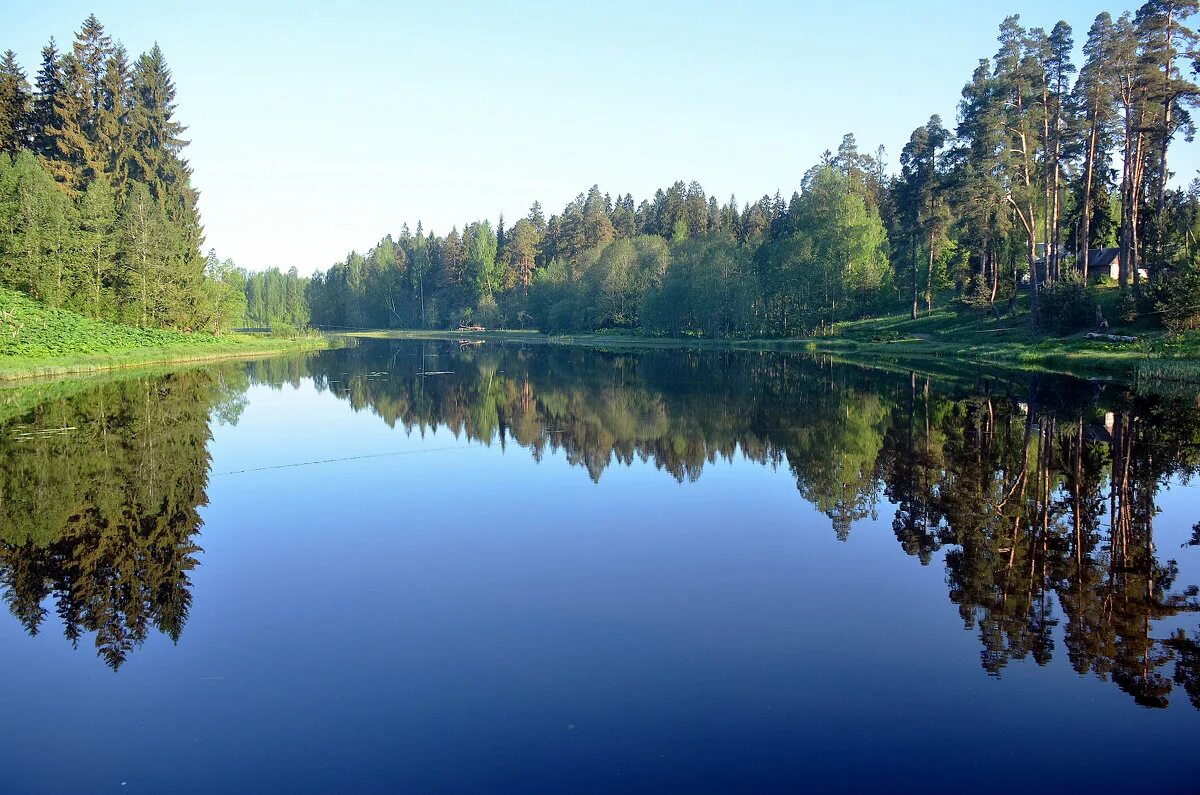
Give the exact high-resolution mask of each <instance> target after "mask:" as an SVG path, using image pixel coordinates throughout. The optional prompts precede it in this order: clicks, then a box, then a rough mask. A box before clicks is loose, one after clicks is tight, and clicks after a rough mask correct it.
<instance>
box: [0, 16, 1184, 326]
mask: <svg viewBox="0 0 1200 795" xmlns="http://www.w3.org/2000/svg"><path fill="white" fill-rule="evenodd" d="M1198 3H1200V0H1149V2H1146V3H1145V4H1144V5H1142V6H1141V7H1140V8H1139V9H1138V11H1137V12H1136V14H1129V13H1126V14H1123V15H1121V16H1119V17H1116V18H1114V17H1113V16H1112V15H1110V14H1108V13H1101V14H1099V15H1098V16H1097V17H1096V18H1095V20H1094V21H1093V22H1092V23H1091V25H1090V27H1089V28H1088V30H1087V32H1086V34H1084V35H1083V36H1081V37H1079V38H1080V40H1081V47H1080V48H1079V51H1080V52H1082V57H1081V58H1078V59H1076V58H1075V53H1076V51H1077V47H1076V44H1077V43H1076V34H1075V32H1074V31H1073V30H1072V28H1071V26H1070V25H1069V24H1068V23H1066V22H1062V21H1060V22H1058V23H1056V24H1054V25H1053V26H1052V27H1051V28H1049V30H1047V29H1046V28H1042V27H1026V26H1024V25H1023V24H1022V20H1021V19H1020V18H1019V17H1018V16H1015V15H1014V16H1010V17H1008V18H1007V19H1005V20H1004V21H1003V22H1002V23H1001V24H1000V27H999V36H998V42H997V49H996V51H995V53H994V54H993V55H992V56H991V57H988V58H982V59H981V60H980V61H979V64H978V66H977V67H976V69H975V70H974V72H973V73H972V74H971V75H970V76H969V77H968V79H967V80H966V83H965V85H964V87H963V90H962V96H961V99H960V101H959V102H958V109H957V119H956V122H955V123H954V124H953V125H949V126H948V125H946V124H945V123H944V122H943V121H942V119H941V118H940V117H939V116H938V115H936V114H935V115H932V116H931V117H930V118H929V120H928V121H927V122H925V123H924V124H922V125H921V126H919V127H917V128H916V129H915V130H913V132H912V134H911V136H910V138H909V140H908V142H907V143H906V144H905V145H904V147H903V149H902V151H901V152H900V155H899V170H898V172H897V173H891V171H890V170H889V166H888V163H887V153H886V152H885V151H884V150H883V148H882V147H880V148H878V149H876V150H875V151H874V152H873V153H866V152H864V151H861V150H860V148H859V145H858V143H857V141H856V139H855V137H854V136H853V135H852V134H847V135H846V136H845V137H844V138H843V140H842V141H841V143H840V145H838V147H837V149H836V151H833V150H830V151H827V152H826V153H825V154H824V155H823V156H822V157H821V158H820V159H819V161H818V162H817V163H816V164H814V165H812V167H811V168H809V169H808V171H807V172H806V173H805V175H804V177H803V179H802V180H801V184H800V185H799V187H798V189H797V190H796V191H795V192H793V193H792V194H791V196H790V197H787V198H785V196H784V195H783V194H782V193H781V192H776V193H775V194H774V195H773V196H772V195H764V196H762V197H761V198H759V199H756V200H753V201H750V202H740V201H739V200H738V199H737V198H736V197H733V196H731V197H729V199H728V200H726V201H724V202H722V201H720V200H718V199H717V197H715V196H711V195H708V194H707V193H706V192H705V190H704V189H703V188H702V187H701V185H700V184H699V183H698V182H690V183H685V182H682V181H680V182H676V183H674V184H673V185H671V186H669V187H666V188H663V189H660V190H658V191H656V192H655V194H654V196H652V197H649V198H646V199H643V200H641V201H637V200H635V198H634V197H633V196H632V195H631V194H630V193H624V194H612V193H608V192H604V191H602V190H601V189H600V188H599V187H598V186H593V187H592V188H590V189H589V190H587V191H586V192H585V193H581V194H580V195H579V196H578V197H576V198H575V199H574V200H573V201H571V202H569V203H568V204H567V205H566V206H565V207H564V208H563V209H562V210H561V211H560V212H559V213H557V214H554V213H551V214H549V215H547V213H546V211H545V210H544V209H543V207H542V205H541V204H540V203H538V202H534V203H533V205H532V206H531V207H530V209H529V211H528V213H527V214H526V215H525V216H523V217H521V218H518V219H517V220H516V221H515V222H512V223H507V222H506V219H505V217H504V216H503V214H501V215H500V216H499V217H498V219H497V221H496V223H495V224H494V225H493V223H492V222H491V221H490V220H488V219H480V220H475V221H469V222H467V223H464V224H463V225H462V226H461V229H460V228H459V226H457V225H455V226H454V227H453V228H451V229H450V230H449V231H448V232H446V233H444V234H440V235H439V234H435V233H434V232H432V231H428V230H426V229H425V227H424V225H423V224H422V223H420V222H418V223H417V224H416V227H415V229H410V228H409V227H408V226H407V225H403V226H402V227H401V231H400V232H399V234H398V235H397V236H393V235H390V234H389V235H387V236H386V237H384V238H383V239H382V240H380V241H379V242H378V243H377V244H375V245H374V246H372V247H371V248H370V249H369V250H368V251H366V252H365V253H361V252H358V251H351V252H350V253H349V254H348V255H347V256H346V258H345V259H344V260H343V261H340V262H338V263H335V264H333V265H331V266H330V267H329V268H328V269H326V270H324V271H318V272H316V273H315V274H314V275H313V276H312V277H311V278H308V277H302V276H300V275H299V273H298V272H297V270H296V269H295V268H294V267H292V268H272V269H269V270H266V271H262V272H258V273H251V272H248V271H246V270H245V269H242V268H239V267H238V266H237V265H236V264H235V263H234V262H233V261H232V260H230V259H224V260H222V259H220V258H218V257H217V255H216V253H215V252H210V254H209V255H208V257H207V259H206V258H204V257H203V256H202V255H201V247H202V245H203V229H202V226H201V223H200V217H199V213H198V210H197V201H198V192H197V190H196V189H195V188H193V187H192V185H191V180H190V168H189V166H188V163H187V160H186V159H185V158H184V157H183V150H184V148H185V146H186V141H185V140H183V138H182V137H181V136H182V135H183V133H184V130H183V128H182V126H181V125H180V124H179V123H178V121H177V120H176V118H175V110H176V89H175V85H174V83H173V81H172V78H171V73H170V70H169V68H168V67H167V64H166V61H165V58H164V56H163V53H162V52H161V51H160V50H159V48H158V47H157V46H155V47H153V48H152V49H151V50H150V51H149V52H147V53H145V54H143V55H141V56H139V57H138V58H136V59H131V58H130V57H129V56H128V55H127V53H126V51H125V49H124V48H123V47H122V46H121V45H120V44H119V43H117V44H114V43H113V41H112V40H111V38H110V37H109V36H108V34H107V33H106V32H105V30H104V28H103V26H102V25H101V24H100V23H99V21H98V20H96V18H95V17H94V16H92V17H89V18H88V19H87V20H85V22H84V23H83V25H82V27H81V28H80V30H79V32H78V33H77V34H76V37H75V40H74V42H73V43H72V46H71V49H70V51H67V52H62V53H60V52H59V50H58V48H57V47H56V45H55V44H54V42H53V40H51V42H50V43H49V44H48V45H47V46H46V47H45V48H44V50H43V51H42V63H41V66H40V68H39V69H38V71H37V74H36V77H35V80H34V83H33V85H32V86H31V85H30V84H29V81H28V80H27V78H26V75H25V73H24V71H23V70H22V69H21V67H20V65H19V64H18V63H17V61H16V58H15V56H14V55H13V53H12V52H11V51H9V52H8V53H6V54H5V56H4V58H3V63H2V64H0V150H3V153H2V154H0V286H6V287H11V288H14V289H18V290H21V291H24V292H26V293H28V294H30V295H32V296H34V297H36V298H37V299H39V300H42V301H45V302H46V303H48V304H50V305H52V306H62V307H66V308H69V309H74V310H76V311H80V312H83V313H84V314H87V315H90V316H93V317H100V318H104V319H110V320H117V321H119V322H124V323H129V324H133V325H139V326H157V327H169V328H174V329H181V330H200V329H204V330H212V331H217V332H220V331H222V330H225V329H230V328H236V327H240V326H245V325H250V326H256V327H262V326H272V327H296V328H302V327H305V326H307V325H309V324H312V325H315V326H318V327H323V328H335V329H336V328H414V329H422V328H424V329H437V328H457V327H460V326H469V327H486V328H513V329H538V330H542V331H564V330H572V331H594V330H625V331H629V332H632V333H644V334H654V335H669V336H680V335H691V336H703V337H711V338H721V337H746V338H749V337H792V336H805V335H812V334H827V333H830V332H831V331H832V330H833V329H835V328H836V326H837V324H838V323H840V322H842V321H846V320H851V319H857V318H863V317H874V316H880V315H886V314H895V313H897V312H907V313H909V314H911V316H912V317H917V316H918V315H920V314H922V313H928V312H931V311H933V309H934V308H935V306H938V307H942V306H946V307H953V308H954V309H957V310H959V311H962V312H977V313H984V312H986V313H989V314H991V315H992V316H994V317H996V318H1000V317H1001V316H1002V315H1013V316H1016V315H1020V316H1022V317H1025V316H1027V319H1028V322H1029V323H1031V324H1032V326H1033V328H1034V329H1038V330H1042V331H1047V332H1055V333H1066V332H1070V331H1073V330H1077V329H1079V328H1082V327H1084V326H1087V325H1089V324H1091V323H1093V322H1094V320H1095V317H1094V310H1095V308H1096V301H1095V294H1096V291H1098V290H1103V289H1114V290H1116V291H1117V292H1118V293H1119V299H1118V300H1117V302H1116V304H1115V306H1116V312H1117V314H1118V315H1119V316H1118V317H1113V318H1110V319H1111V320H1113V321H1116V322H1132V321H1134V320H1136V319H1138V318H1142V319H1144V320H1147V321H1149V322H1152V323H1154V324H1156V325H1162V326H1164V327H1166V328H1167V329H1170V330H1182V329H1191V328H1195V327H1200V247H1198V246H1197V235H1198V234H1200V180H1195V179H1194V180H1191V181H1190V182H1187V181H1185V180H1183V179H1180V178H1177V176H1176V175H1174V174H1173V173H1172V172H1171V170H1170V159H1169V153H1170V150H1171V148H1172V145H1173V144H1178V142H1180V141H1190V140H1191V138H1192V135H1193V133H1194V125H1193V122H1192V117H1191V111H1192V109H1193V108H1194V107H1195V105H1196V103H1197V99H1198V98H1200V86H1198V85H1197V83H1196V78H1197V70H1198V69H1200V65H1198V64H1200V47H1198V44H1197V36H1196V32H1195V30H1194V28H1193V27H1191V26H1190V25H1191V21H1192V17H1193V16H1194V15H1195V13H1196V11H1197V8H1198ZM1075 60H1078V61H1079V63H1076V62H1075ZM1026 296H1027V298H1026Z"/></svg>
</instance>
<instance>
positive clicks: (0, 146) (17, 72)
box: [0, 50, 31, 154]
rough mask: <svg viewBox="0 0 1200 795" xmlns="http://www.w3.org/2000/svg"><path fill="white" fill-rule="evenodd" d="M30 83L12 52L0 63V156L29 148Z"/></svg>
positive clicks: (9, 51)
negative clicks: (0, 153)
mask: <svg viewBox="0 0 1200 795" xmlns="http://www.w3.org/2000/svg"><path fill="white" fill-rule="evenodd" d="M30 99H31V98H30V92H29V82H28V81H27V80H26V79H25V73H24V72H23V71H22V70H21V66H20V64H18V63H17V56H16V55H15V54H14V53H13V51H12V50H7V51H5V53H4V58H3V60H0V152H8V153H10V154H16V153H17V152H18V151H19V150H21V149H24V148H25V147H27V146H28V145H29V112H30Z"/></svg>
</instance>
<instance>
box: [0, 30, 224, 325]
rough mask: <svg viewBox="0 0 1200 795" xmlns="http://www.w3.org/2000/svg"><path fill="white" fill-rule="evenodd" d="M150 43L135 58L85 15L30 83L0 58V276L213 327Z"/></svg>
mask: <svg viewBox="0 0 1200 795" xmlns="http://www.w3.org/2000/svg"><path fill="white" fill-rule="evenodd" d="M175 108H176V93H175V84H174V82H173V80H172V77H171V71H170V69H169V68H168V66H167V62H166V59H165V58H164V56H163V53H162V51H161V50H160V49H159V47H158V46H157V45H155V46H154V47H153V48H151V49H150V51H149V52H146V53H144V54H142V55H140V56H138V57H137V58H135V59H131V58H130V57H129V55H128V53H127V52H126V50H125V48H124V47H123V46H122V45H121V44H120V43H119V42H117V43H114V42H113V40H112V38H111V37H110V36H109V35H108V34H107V33H106V31H105V30H104V27H103V25H101V24H100V22H99V21H98V20H97V19H96V17H95V16H94V15H93V16H89V17H88V18H87V19H86V20H85V21H84V23H83V25H82V27H81V28H80V29H79V32H78V33H77V34H76V36H75V40H74V42H73V43H72V46H71V49H70V50H69V51H67V52H59V50H58V48H57V47H56V45H55V43H54V40H53V39H51V40H50V43H49V44H47V45H46V46H45V47H44V48H43V49H42V61H41V65H40V67H39V69H38V71H37V75H36V77H35V79H34V84H33V85H32V86H31V85H30V83H29V81H28V80H27V78H26V74H25V72H24V71H23V70H22V68H21V66H20V65H19V64H18V63H17V59H16V57H15V55H14V54H13V52H12V51H11V50H10V51H8V52H6V53H5V54H4V56H3V61H2V62H0V285H2V286H5V287H11V288H14V289H18V290H22V291H24V292H26V293H28V294H29V295H31V296H33V297H35V298H37V299H39V300H41V301H44V302H46V303H48V304H50V305H51V306H56V307H65V308H69V309H73V310H76V311H79V312H83V313H85V314H87V315H90V316H92V317H102V318H105V319H109V320H116V321H120V322H124V323H130V324H135V325H139V326H156V327H170V328H176V329H189V330H190V329H200V328H209V327H212V326H213V299H214V296H213V293H214V285H212V284H210V280H207V279H205V269H204V265H205V263H204V259H203V258H202V257H201V255H200V245H201V242H202V239H203V231H202V228H201V224H200V216H199V213H198V211H197V209H196V202H197V192H196V190H195V189H194V188H193V187H192V185H191V169H190V168H189V166H188V163H187V160H186V159H184V157H183V150H184V147H185V146H186V143H187V142H186V141H184V140H183V139H182V137H181V136H182V135H183V132H184V128H183V127H182V126H181V125H180V124H179V122H178V121H177V120H176V118H175Z"/></svg>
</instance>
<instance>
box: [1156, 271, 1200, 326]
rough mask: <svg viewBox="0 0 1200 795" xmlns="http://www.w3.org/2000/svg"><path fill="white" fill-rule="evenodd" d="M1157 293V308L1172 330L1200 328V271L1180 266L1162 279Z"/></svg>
mask: <svg viewBox="0 0 1200 795" xmlns="http://www.w3.org/2000/svg"><path fill="white" fill-rule="evenodd" d="M1161 285H1162V286H1161V287H1159V289H1158V290H1157V294H1156V295H1155V308H1156V309H1158V311H1159V312H1161V313H1162V322H1163V325H1164V326H1166V327H1167V328H1168V329H1169V330H1171V331H1190V330H1192V329H1197V328H1200V272H1198V271H1197V270H1196V269H1195V268H1179V269H1177V270H1176V271H1175V272H1173V273H1171V274H1169V275H1168V278H1165V279H1162V280H1161Z"/></svg>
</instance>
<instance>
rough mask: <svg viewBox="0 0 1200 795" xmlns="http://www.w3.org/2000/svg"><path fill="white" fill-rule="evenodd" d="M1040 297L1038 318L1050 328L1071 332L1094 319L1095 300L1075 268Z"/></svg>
mask: <svg viewBox="0 0 1200 795" xmlns="http://www.w3.org/2000/svg"><path fill="white" fill-rule="evenodd" d="M1040 299H1041V300H1040V305H1039V306H1038V322H1039V323H1040V324H1041V326H1042V328H1044V329H1046V330H1048V331H1053V332H1055V333H1056V334H1070V333H1071V332H1073V331H1079V330H1080V329H1084V328H1087V327H1088V326H1090V325H1091V324H1092V323H1093V322H1094V321H1095V318H1096V302H1095V301H1094V300H1093V298H1092V294H1091V292H1090V291H1089V290H1088V288H1087V285H1086V284H1084V282H1083V277H1082V276H1080V275H1079V274H1078V273H1077V272H1075V271H1071V272H1069V273H1067V274H1066V275H1065V276H1064V277H1063V278H1062V279H1060V280H1059V281H1057V282H1055V283H1054V284H1052V285H1050V286H1049V287H1047V288H1045V289H1044V290H1043V291H1042V294H1041V296H1040Z"/></svg>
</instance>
